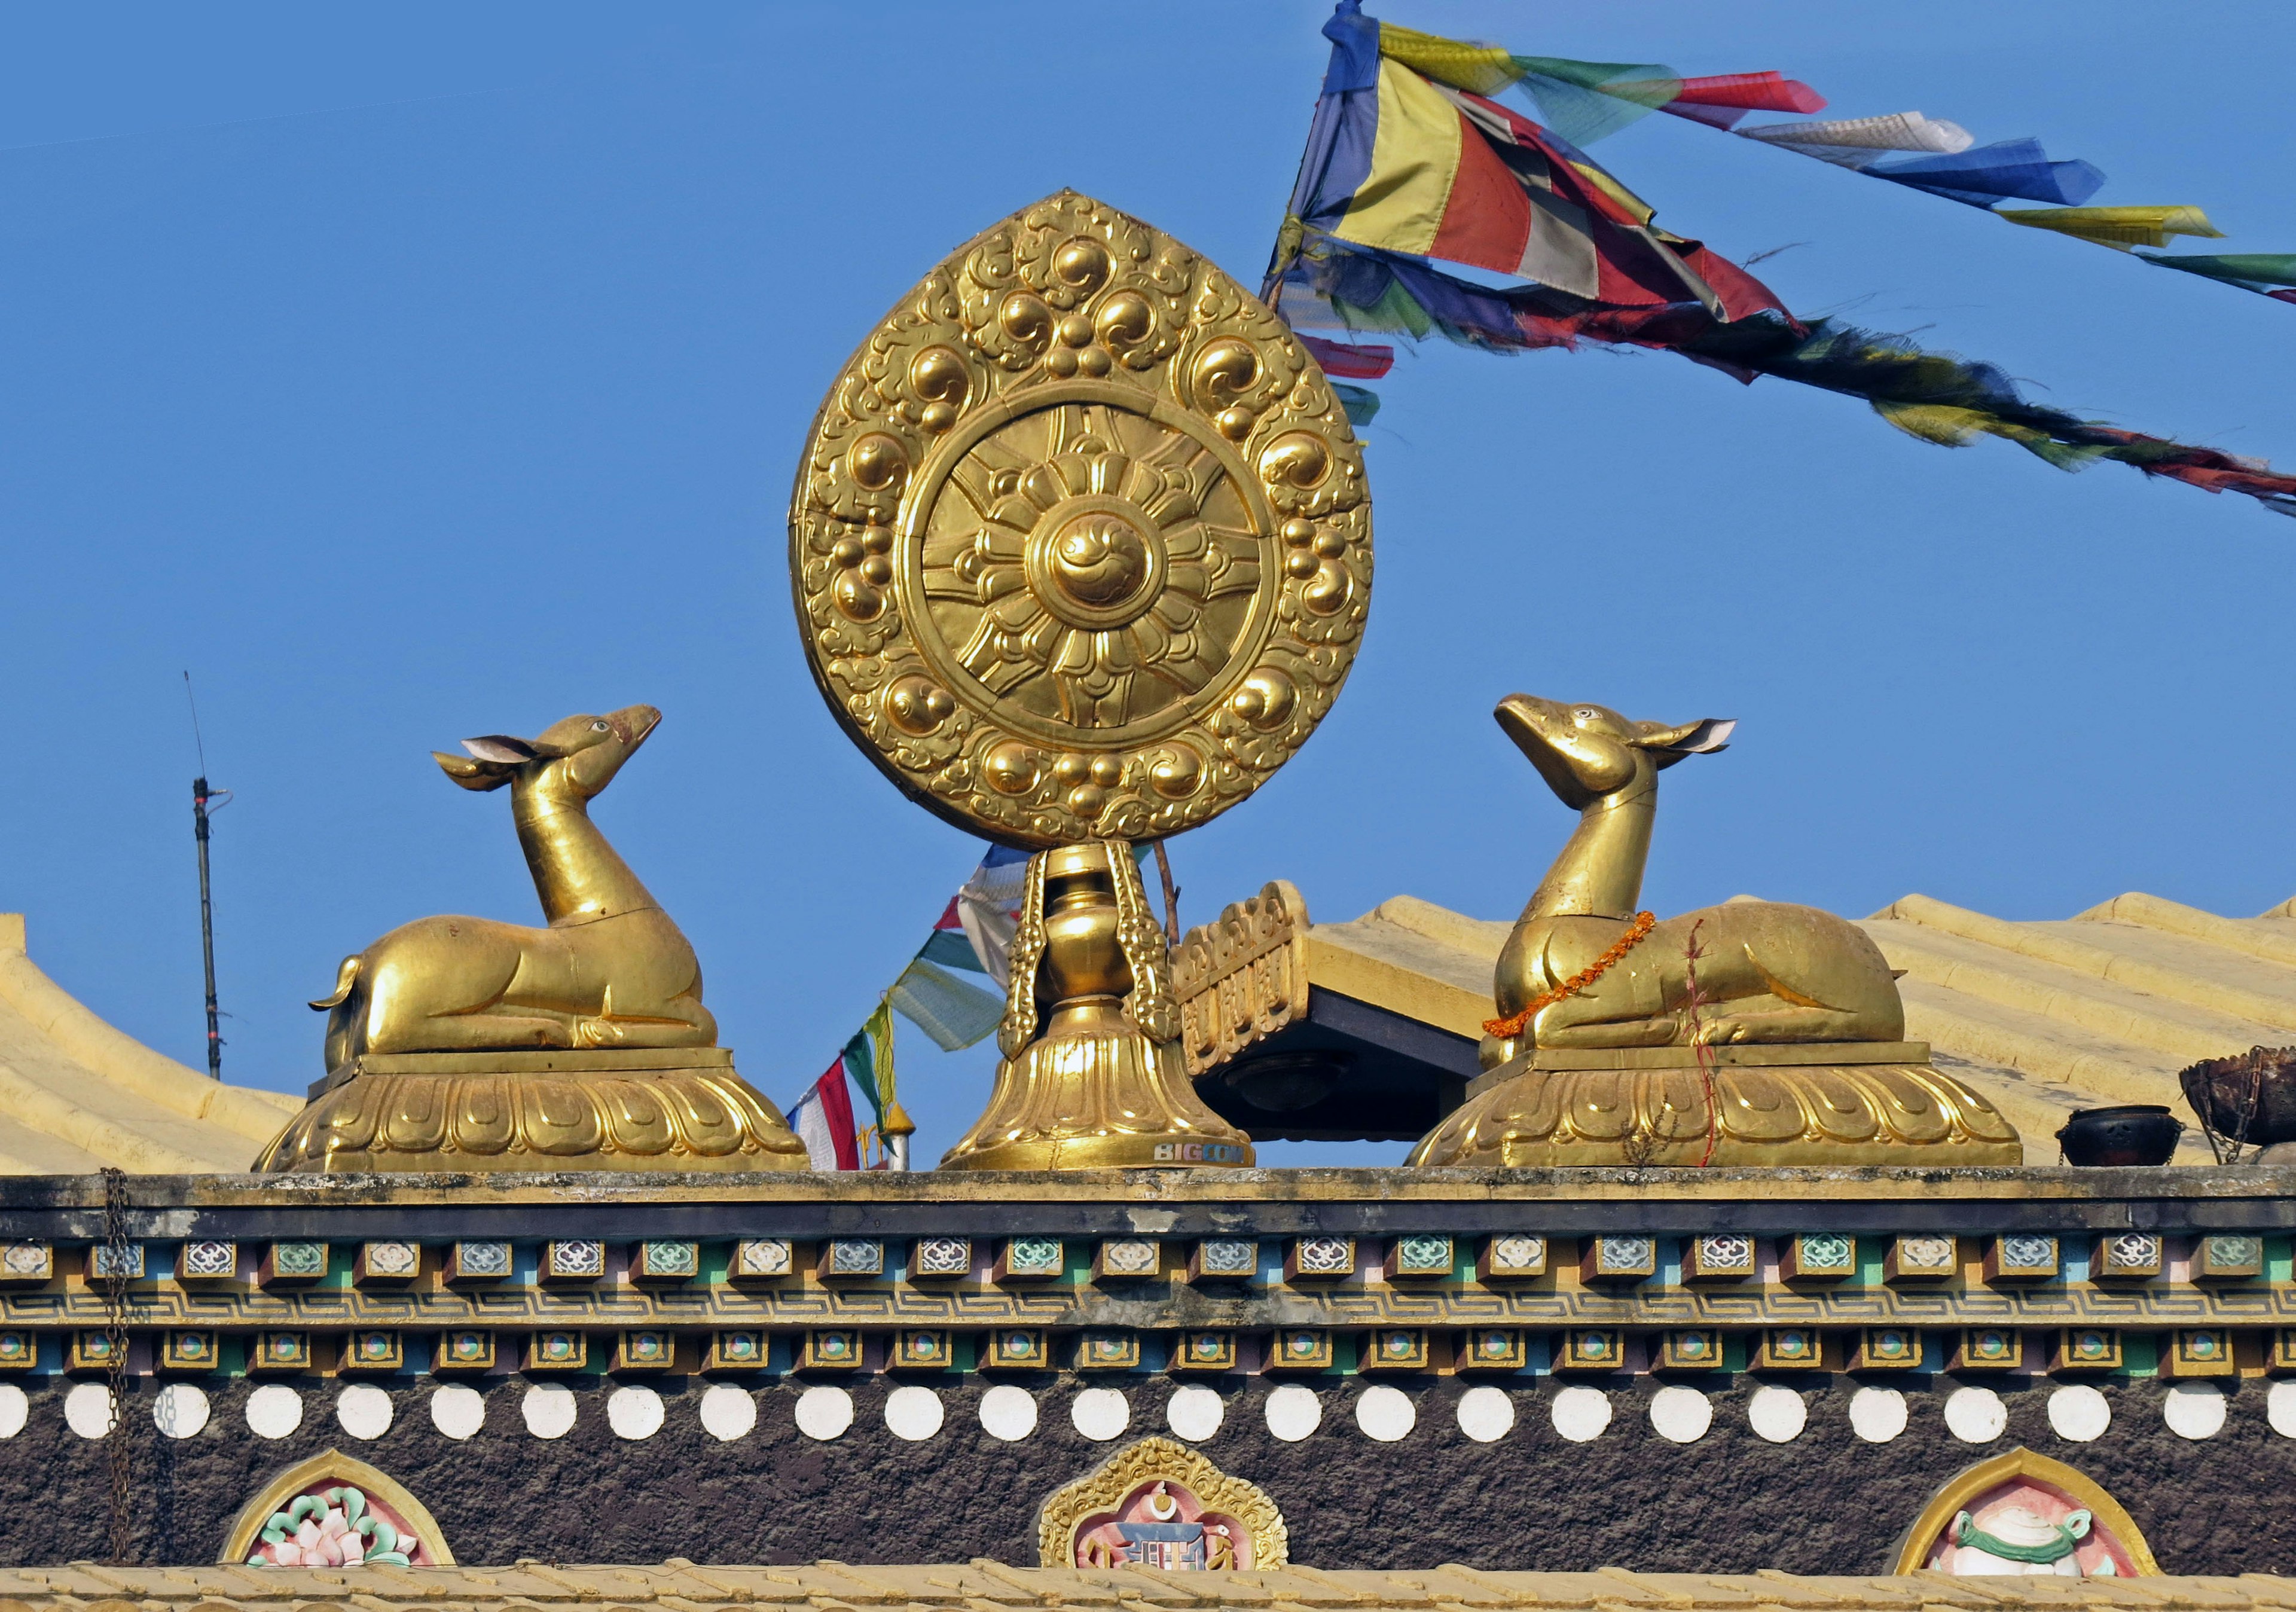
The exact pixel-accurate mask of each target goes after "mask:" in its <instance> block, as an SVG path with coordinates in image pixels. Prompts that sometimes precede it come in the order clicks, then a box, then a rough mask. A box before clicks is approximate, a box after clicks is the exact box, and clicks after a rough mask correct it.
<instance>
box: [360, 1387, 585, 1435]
mask: <svg viewBox="0 0 2296 1612" xmlns="http://www.w3.org/2000/svg"><path fill="white" fill-rule="evenodd" d="M561 1391H562V1392H563V1390H561ZM390 1414H391V1412H390V1395H388V1394H386V1393H384V1392H383V1391H382V1390H381V1388H378V1387H375V1386H374V1385H373V1383H371V1382H355V1383H353V1384H351V1386H350V1387H348V1388H345V1389H344V1390H343V1391H342V1393H341V1395H340V1396H339V1397H338V1398H337V1399H336V1401H335V1420H337V1421H339V1422H340V1423H342V1424H343V1431H344V1432H346V1433H348V1434H349V1435H350V1436H352V1437H353V1438H381V1436H383V1435H384V1434H386V1433H388V1432H389V1431H390Z"/></svg>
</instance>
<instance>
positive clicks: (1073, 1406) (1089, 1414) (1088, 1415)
mask: <svg viewBox="0 0 2296 1612" xmlns="http://www.w3.org/2000/svg"><path fill="white" fill-rule="evenodd" d="M1069 1420H1070V1421H1072V1422H1074V1423H1075V1424H1076V1430H1077V1431H1078V1432H1079V1433H1081V1434H1083V1435H1084V1436H1086V1437H1087V1438H1089V1439H1091V1440H1092V1441H1093V1442H1094V1443H1095V1444H1106V1443H1107V1442H1108V1441H1109V1440H1110V1439H1111V1438H1115V1437H1117V1436H1119V1435H1121V1434H1122V1433H1123V1431H1124V1429H1125V1428H1128V1427H1129V1426H1131V1424H1132V1407H1131V1406H1130V1405H1129V1404H1127V1403H1125V1399H1124V1395H1121V1394H1119V1393H1118V1392H1117V1391H1116V1390H1115V1389H1114V1388H1087V1389H1086V1390H1085V1391H1084V1392H1083V1393H1081V1394H1079V1395H1077V1396H1076V1398H1075V1399H1074V1400H1072V1401H1070V1403H1069Z"/></svg>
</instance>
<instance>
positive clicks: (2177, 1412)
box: [2161, 1382, 2225, 1438]
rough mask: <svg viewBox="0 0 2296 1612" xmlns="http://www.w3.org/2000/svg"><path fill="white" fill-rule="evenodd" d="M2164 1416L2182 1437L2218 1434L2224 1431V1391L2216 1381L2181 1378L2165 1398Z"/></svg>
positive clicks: (2170, 1429) (2174, 1430)
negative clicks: (2182, 1380)
mask: <svg viewBox="0 0 2296 1612" xmlns="http://www.w3.org/2000/svg"><path fill="white" fill-rule="evenodd" d="M2161 1420H2163V1421H2165V1422H2167V1423H2168V1424H2169V1432H2171V1433H2174V1434H2175V1435H2176V1436H2177V1437H2179V1438H2214V1437H2215V1436H2217V1435H2218V1434H2219V1433H2221V1432H2223V1431H2224V1425H2225V1396H2224V1392H2223V1390H2221V1389H2220V1388H2218V1387H2217V1386H2216V1384H2214V1383H2212V1382H2180V1383H2177V1384H2176V1385H2174V1386H2173V1387H2170V1388H2169V1396H2168V1398H2166V1399H2164V1400H2162V1401H2161Z"/></svg>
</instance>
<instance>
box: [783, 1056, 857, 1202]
mask: <svg viewBox="0 0 2296 1612" xmlns="http://www.w3.org/2000/svg"><path fill="white" fill-rule="evenodd" d="M855 1039H859V1038H858V1037H856V1038H855ZM789 1122H790V1129H791V1130H792V1131H794V1132H796V1133H797V1136H798V1140H799V1141H802V1142H803V1143H805V1157H806V1162H807V1163H808V1165H810V1166H812V1167H813V1168H815V1169H816V1170H857V1169H859V1168H860V1167H861V1143H860V1139H859V1137H858V1136H857V1134H856V1133H855V1131H854V1128H853V1100H852V1098H851V1097H849V1095H847V1093H846V1090H845V1059H844V1056H843V1054H841V1053H840V1055H839V1056H838V1058H837V1060H836V1061H835V1062H833V1063H832V1064H831V1065H830V1066H829V1068H828V1069H827V1070H826V1071H824V1073H823V1075H822V1076H821V1078H820V1079H819V1080H816V1081H815V1082H814V1083H813V1084H811V1085H809V1086H808V1087H807V1088H806V1090H805V1095H804V1096H802V1097H800V1098H799V1099H798V1100H797V1101H796V1102H794V1103H793V1104H791V1107H790V1111H789Z"/></svg>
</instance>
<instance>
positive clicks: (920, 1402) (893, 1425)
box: [885, 1383, 944, 1444]
mask: <svg viewBox="0 0 2296 1612" xmlns="http://www.w3.org/2000/svg"><path fill="white" fill-rule="evenodd" d="M943 1414H944V1412H943V1411H942V1409H941V1403H940V1395H938V1394H936V1393H934V1392H933V1391H932V1390H931V1388H921V1387H918V1386H917V1385H916V1384H914V1383H910V1384H907V1385H906V1386H905V1387H898V1388H896V1389H894V1390H893V1391H892V1392H891V1393H890V1394H888V1395H885V1426H886V1427H887V1428H889V1429H890V1431H891V1432H892V1435H893V1436H894V1437H895V1438H905V1439H906V1440H908V1442H909V1443H911V1444H922V1443H923V1442H924V1441H925V1440H926V1439H928V1438H931V1436H933V1435H934V1434H936V1433H938V1432H939V1431H940V1423H941V1417H942V1415H943Z"/></svg>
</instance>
